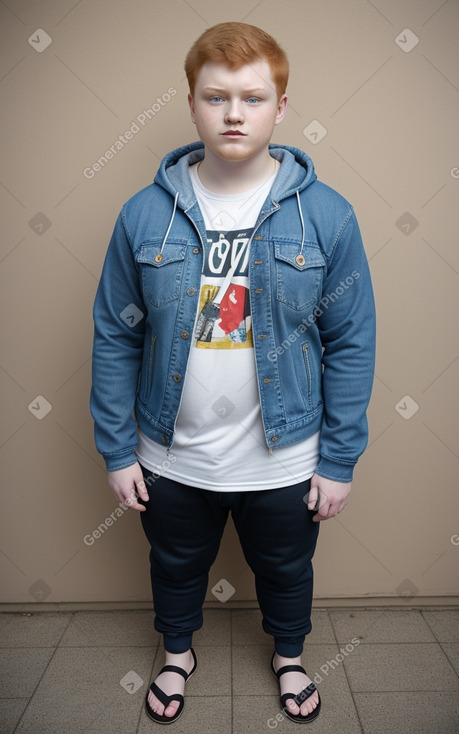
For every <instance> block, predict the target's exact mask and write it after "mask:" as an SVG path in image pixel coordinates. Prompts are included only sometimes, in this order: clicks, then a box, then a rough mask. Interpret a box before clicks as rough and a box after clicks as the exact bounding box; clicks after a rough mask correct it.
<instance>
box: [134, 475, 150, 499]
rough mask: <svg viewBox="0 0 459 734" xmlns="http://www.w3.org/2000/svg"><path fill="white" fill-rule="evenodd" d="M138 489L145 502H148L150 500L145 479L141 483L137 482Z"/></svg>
mask: <svg viewBox="0 0 459 734" xmlns="http://www.w3.org/2000/svg"><path fill="white" fill-rule="evenodd" d="M136 488H137V492H138V493H139V495H140V496H141V498H142V499H143V501H144V502H148V500H149V499H150V498H149V496H148V491H147V485H146V484H145V482H144V480H143V478H142V479H141V480H140V481H138V482H136Z"/></svg>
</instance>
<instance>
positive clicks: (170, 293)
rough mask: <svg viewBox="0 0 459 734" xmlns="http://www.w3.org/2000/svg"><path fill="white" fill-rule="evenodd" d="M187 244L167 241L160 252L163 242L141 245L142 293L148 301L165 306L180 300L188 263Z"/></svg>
mask: <svg viewBox="0 0 459 734" xmlns="http://www.w3.org/2000/svg"><path fill="white" fill-rule="evenodd" d="M185 255H186V245H185V244H184V243H174V242H172V243H171V242H170V241H169V240H168V242H167V243H166V245H165V247H164V249H163V251H162V252H161V242H160V241H158V242H157V243H152V244H150V243H149V244H145V245H142V246H141V247H140V248H139V249H138V251H137V252H136V256H135V259H136V262H137V263H138V265H139V269H140V277H141V284H142V293H143V297H144V299H145V301H146V302H147V303H151V304H152V305H153V306H165V305H166V304H167V303H170V302H171V301H175V300H177V298H178V297H179V295H180V284H181V281H182V272H183V267H184V263H185Z"/></svg>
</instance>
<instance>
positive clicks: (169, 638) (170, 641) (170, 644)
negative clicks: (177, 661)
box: [163, 635, 193, 655]
mask: <svg viewBox="0 0 459 734" xmlns="http://www.w3.org/2000/svg"><path fill="white" fill-rule="evenodd" d="M163 637H164V649H165V650H166V652H171V653H173V654H174V655H180V653H182V652H187V650H189V649H190V647H191V642H192V640H193V635H180V637H176V636H175V635H163Z"/></svg>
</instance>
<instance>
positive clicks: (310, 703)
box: [300, 692, 319, 716]
mask: <svg viewBox="0 0 459 734" xmlns="http://www.w3.org/2000/svg"><path fill="white" fill-rule="evenodd" d="M318 703H319V697H318V695H317V692H315V693H313V694H312V696H310V697H309V698H308V700H307V701H305V702H304V703H303V704H301V709H300V711H301V715H302V716H307V715H308V714H310V713H311V712H312V711H314V709H315V708H316V706H317V704H318Z"/></svg>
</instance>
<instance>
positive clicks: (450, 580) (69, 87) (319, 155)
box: [0, 0, 459, 604]
mask: <svg viewBox="0 0 459 734" xmlns="http://www.w3.org/2000/svg"><path fill="white" fill-rule="evenodd" d="M224 5H226V4H223V3H215V2H213V1H212V0H190V1H188V0H187V1H186V2H185V0H170V1H169V2H159V1H156V2H152V1H151V0H136V2H134V3H133V2H128V1H127V0H116V2H109V0H98V2H95V1H94V2H90V1H89V0H81V1H80V2H75V0H60V2H59V1H57V2H51V0H43V1H42V2H40V3H34V2H31V1H30V0H9V2H6V3H2V4H1V5H0V19H1V23H2V28H3V35H2V44H1V47H2V57H1V73H0V76H1V82H0V93H1V95H2V104H1V108H0V109H1V112H0V115H1V122H2V129H3V142H4V152H3V167H2V173H1V186H0V198H1V204H2V206H3V211H4V217H3V227H2V230H3V237H2V245H1V247H2V252H1V255H0V257H1V258H2V259H1V264H0V285H1V289H2V315H3V317H4V318H3V319H2V321H3V330H2V336H1V347H2V349H1V357H0V366H1V370H0V384H1V389H2V395H3V397H2V418H3V420H2V428H1V436H0V444H1V454H0V456H1V462H2V474H1V476H2V512H1V522H2V526H3V527H2V535H1V541H0V568H1V576H2V583H1V585H0V602H3V603H27V602H30V603H35V602H37V601H42V602H45V603H46V604H48V603H52V602H100V601H102V602H112V603H115V602H120V601H124V602H129V603H136V602H143V601H145V602H146V601H148V600H149V599H150V588H149V575H148V561H147V544H146V541H145V540H144V538H143V534H142V532H141V527H140V521H139V517H138V515H137V514H136V513H133V512H126V513H125V514H124V515H123V516H122V517H120V518H119V519H117V521H116V523H115V524H114V525H113V526H112V527H110V528H108V529H107V531H106V532H105V533H104V534H103V535H102V536H101V537H100V538H99V539H97V540H95V542H94V544H93V545H91V546H89V545H87V544H85V543H84V541H83V538H84V536H86V535H90V534H91V533H92V532H93V531H94V530H95V529H96V528H97V527H98V526H99V525H100V523H101V522H103V521H104V519H105V518H106V517H107V516H108V515H110V513H111V512H113V510H114V509H115V507H116V501H115V499H114V497H113V495H112V493H111V491H110V489H109V488H108V486H107V483H106V474H105V470H104V467H103V462H102V460H101V458H100V457H99V456H98V454H97V453H96V451H95V448H94V445H93V428H92V420H91V417H90V414H89V410H88V393H89V388H90V354H91V341H92V320H91V309H92V302H93V298H94V294H95V291H96V287H97V282H98V277H99V274H100V270H101V266H102V262H103V258H104V254H105V250H106V247H107V243H108V239H109V237H110V234H111V231H112V228H113V225H114V221H115V217H116V215H117V213H118V211H119V209H120V207H121V205H122V204H123V203H124V201H125V200H126V199H128V198H129V197H130V196H131V195H132V194H134V193H135V192H136V191H137V190H139V189H140V188H142V187H144V186H146V185H148V184H149V183H150V182H151V180H152V178H153V176H154V173H155V171H156V168H157V166H158V164H159V161H160V159H161V157H162V156H163V155H164V154H165V153H166V152H168V151H169V150H171V149H173V148H175V147H178V146H179V145H181V144H184V143H186V142H191V141H193V140H195V138H196V134H195V129H194V127H193V125H192V124H191V123H190V121H189V119H188V111H187V102H186V95H187V86H186V82H185V78H184V72H183V59H184V56H185V54H186V51H187V50H188V48H189V46H190V45H191V43H192V42H193V41H194V40H195V38H196V37H197V36H198V35H199V34H200V33H201V32H202V31H203V30H204V29H205V28H206V27H208V26H210V25H213V24H214V23H217V22H221V21H224V20H245V21H246V22H249V23H252V24H255V25H260V26H261V27H263V28H265V29H266V30H267V31H268V32H271V33H273V34H274V35H275V36H276V37H277V39H278V40H279V41H280V42H281V43H282V45H283V46H284V47H285V48H286V50H287V51H288V54H289V57H290V61H291V67H292V71H291V81H290V85H289V94H290V103H291V104H290V110H289V112H288V115H287V119H286V120H285V121H284V122H283V124H282V125H281V126H280V127H279V128H278V129H277V130H276V133H275V138H274V140H275V141H277V142H282V143H288V144H290V145H294V146H298V147H301V148H303V149H305V150H306V151H307V152H308V153H309V154H310V155H311V157H312V158H313V160H314V162H315V165H316V168H317V171H318V175H319V177H320V178H321V179H322V180H323V181H325V182H326V183H328V184H329V185H331V186H332V187H334V188H336V189H338V190H339V191H340V192H341V193H342V194H343V195H344V196H346V198H348V199H349V200H350V201H351V202H352V203H353V204H354V206H355V208H356V211H357V215H358V218H359V221H360V224H361V229H362V232H363V236H364V241H365V243H366V249H367V253H368V257H369V260H370V266H371V270H372V274H373V279H374V287H375V293H376V298H377V307H378V325H379V330H378V336H379V339H378V359H377V369H376V379H375V388H374V394H373V398H372V402H371V407H370V411H369V419H370V429H371V430H370V445H369V448H368V450H367V452H366V454H365V455H364V457H363V458H362V459H361V461H360V463H359V465H358V468H357V471H356V477H355V482H354V488H353V493H352V501H351V504H350V505H349V506H348V508H347V509H346V511H345V512H344V513H343V514H342V515H340V516H339V517H338V518H337V519H335V520H332V521H329V522H327V523H325V524H323V525H322V528H321V537H320V541H319V549H318V552H317V556H316V565H315V568H316V598H317V599H321V598H322V599H324V598H325V599H332V598H335V599H336V598H342V597H347V598H349V597H353V598H355V599H358V598H363V597H388V598H393V599H394V600H395V601H400V598H401V597H403V595H405V596H408V598H409V599H411V601H413V597H417V598H418V599H420V598H421V597H438V596H444V597H447V596H453V595H457V594H458V578H459V574H458V573H457V569H458V559H459V545H457V542H458V541H459V535H458V534H459V524H458V513H457V510H458V499H457V496H458V493H457V488H458V480H457V474H458V468H459V467H458V451H459V446H458V431H457V420H456V416H457V413H458V410H457V399H456V398H457V384H458V366H459V361H458V359H457V358H458V356H459V347H458V342H457V332H458V329H457V322H458V316H457V314H458V299H457V285H458V272H459V259H458V252H459V251H458V248H457V225H458V222H457V210H458V193H459V157H458V156H459V151H458V147H457V130H458V111H459V104H458V100H459V67H458V64H457V55H456V51H457V29H458V23H459V2H458V1H457V0H449V2H444V0H402V1H401V2H396V1H395V0H376V1H375V2H369V1H368V2H367V1H365V0H282V1H281V2H279V0H276V2H274V0H261V2H258V0H250V2H247V0H233V1H232V2H231V3H230V4H228V7H229V6H231V12H229V10H228V11H227V10H225V8H224ZM7 6H9V8H10V9H8V8H7ZM407 28H408V29H410V30H409V31H406V30H405V29H407ZM39 29H42V30H39ZM43 31H46V33H47V34H48V35H49V36H50V38H51V39H52V41H51V43H50V45H48V47H47V48H44V46H45V41H46V36H45V35H44V33H43ZM413 34H414V35H413ZM415 36H416V37H417V38H418V39H419V42H418V43H417V44H416V45H414V44H413V41H415V40H416V38H415ZM397 37H399V43H398V44H397V42H396V40H395V39H396V38H397ZM29 38H30V41H29V42H28V39H29ZM171 87H173V88H174V90H176V94H175V95H174V96H172V97H171V99H170V101H168V102H167V103H166V104H164V106H160V108H158V107H156V109H157V110H158V111H157V112H156V114H155V116H154V117H153V118H152V119H150V120H147V121H146V122H145V124H144V125H139V123H138V121H137V123H136V124H137V125H138V127H139V128H140V129H139V131H138V132H136V133H135V134H133V137H132V139H131V140H127V141H126V144H125V145H124V147H123V148H122V150H120V151H119V152H117V154H116V156H114V157H113V158H112V159H111V160H110V161H108V163H107V165H106V166H104V168H103V169H102V170H100V171H99V172H97V173H95V175H94V177H93V178H92V179H89V178H88V177H85V175H84V173H83V171H84V169H85V168H87V167H91V166H92V164H93V163H94V162H95V161H97V159H98V158H100V156H102V155H103V154H104V153H105V151H106V150H107V149H108V148H109V147H110V146H111V145H113V143H114V142H115V141H116V140H117V139H118V138H119V136H120V135H123V134H124V132H125V131H126V130H129V129H130V128H131V126H132V123H133V122H134V121H136V118H138V116H139V115H142V113H143V111H144V110H145V109H147V108H149V107H151V106H152V105H153V104H154V103H155V101H156V98H157V97H160V98H161V97H162V96H163V95H166V93H167V94H170V91H169V92H168V90H169V89H170V88H171ZM164 100H167V96H165V97H164V98H163V101H164ZM315 120H317V121H319V122H320V125H321V126H323V128H325V129H326V131H327V132H326V135H325V136H324V137H323V138H322V139H320V135H317V136H315V133H317V132H318V130H319V128H318V127H317V122H313V121H315ZM310 125H311V127H309V126H310ZM305 129H306V133H305V132H304V131H305ZM320 129H321V128H320ZM308 131H309V133H308ZM311 133H312V134H311ZM308 135H309V137H308ZM414 224H415V225H416V226H415V227H414V226H413V225H414ZM397 406H398V407H397ZM414 409H416V411H415V410H414ZM46 410H49V412H48V413H47V414H46ZM222 578H224V579H226V580H227V581H228V582H229V583H230V584H231V585H232V586H233V587H234V588H235V593H234V595H233V596H232V598H231V601H230V603H231V602H235V601H237V602H241V601H244V600H245V601H251V600H253V599H254V598H255V597H254V587H253V582H252V577H251V572H250V571H249V570H248V569H247V566H246V565H245V562H244V560H243V558H242V556H241V552H240V550H239V547H238V544H237V541H236V538H235V534H234V530H233V528H232V525H231V524H229V525H228V528H227V532H226V534H225V537H224V543H223V545H222V548H221V552H220V555H219V557H218V559H217V562H216V564H215V565H214V567H213V569H212V575H211V582H210V585H209V594H208V599H209V600H212V601H215V597H214V596H213V594H212V593H211V588H212V586H214V585H215V584H217V582H219V581H220V579H222Z"/></svg>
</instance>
